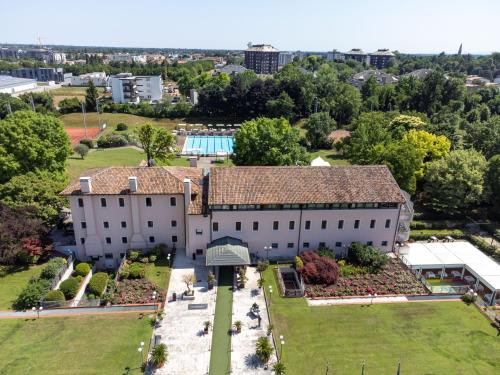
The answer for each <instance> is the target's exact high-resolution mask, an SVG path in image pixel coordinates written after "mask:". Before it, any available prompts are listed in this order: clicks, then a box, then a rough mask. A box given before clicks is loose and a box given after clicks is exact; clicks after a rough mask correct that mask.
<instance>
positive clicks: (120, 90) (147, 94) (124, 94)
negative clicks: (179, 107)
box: [109, 73, 163, 104]
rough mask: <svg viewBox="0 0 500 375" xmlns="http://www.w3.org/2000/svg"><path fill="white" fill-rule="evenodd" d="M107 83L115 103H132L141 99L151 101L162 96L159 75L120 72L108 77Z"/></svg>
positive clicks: (161, 83) (161, 84) (161, 82)
mask: <svg viewBox="0 0 500 375" xmlns="http://www.w3.org/2000/svg"><path fill="white" fill-rule="evenodd" d="M109 85H110V86H111V91H112V94H113V101H114V102H115V103H134V104H137V103H139V102H140V101H141V100H143V101H148V102H153V101H158V100H161V99H162V97H163V80H162V79H161V76H134V75H132V74H131V73H120V74H117V75H114V76H110V77H109Z"/></svg>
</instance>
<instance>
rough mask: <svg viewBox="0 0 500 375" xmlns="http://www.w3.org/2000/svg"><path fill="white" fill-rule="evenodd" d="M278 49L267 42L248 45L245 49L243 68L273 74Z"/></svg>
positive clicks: (276, 69)
mask: <svg viewBox="0 0 500 375" xmlns="http://www.w3.org/2000/svg"><path fill="white" fill-rule="evenodd" d="M278 56H279V51H278V50H277V49H276V48H274V47H273V46H271V45H269V44H254V45H249V47H248V49H246V50H245V68H247V69H251V70H253V71H254V72H255V73H257V74H273V73H275V72H277V71H278Z"/></svg>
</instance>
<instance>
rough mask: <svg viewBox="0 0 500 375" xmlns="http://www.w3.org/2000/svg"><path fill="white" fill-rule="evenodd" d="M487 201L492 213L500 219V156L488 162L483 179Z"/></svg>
mask: <svg viewBox="0 0 500 375" xmlns="http://www.w3.org/2000/svg"><path fill="white" fill-rule="evenodd" d="M485 184H486V196H487V200H488V202H489V203H490V205H491V206H492V208H493V210H492V212H493V213H495V215H496V216H497V217H500V154H498V155H495V156H493V157H492V158H491V159H490V160H489V161H488V171H487V172H486V178H485Z"/></svg>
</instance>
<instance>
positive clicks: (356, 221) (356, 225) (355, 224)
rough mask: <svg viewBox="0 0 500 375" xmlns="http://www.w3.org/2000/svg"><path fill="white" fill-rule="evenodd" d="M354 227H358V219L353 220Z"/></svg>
mask: <svg viewBox="0 0 500 375" xmlns="http://www.w3.org/2000/svg"><path fill="white" fill-rule="evenodd" d="M354 229H359V220H354Z"/></svg>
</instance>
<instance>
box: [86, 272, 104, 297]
mask: <svg viewBox="0 0 500 375" xmlns="http://www.w3.org/2000/svg"><path fill="white" fill-rule="evenodd" d="M107 285H108V274H107V273H106V272H97V273H96V274H94V275H93V276H92V278H91V279H90V281H89V285H88V291H89V293H91V294H94V295H95V296H97V297H101V296H102V294H103V293H104V290H106V286H107Z"/></svg>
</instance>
